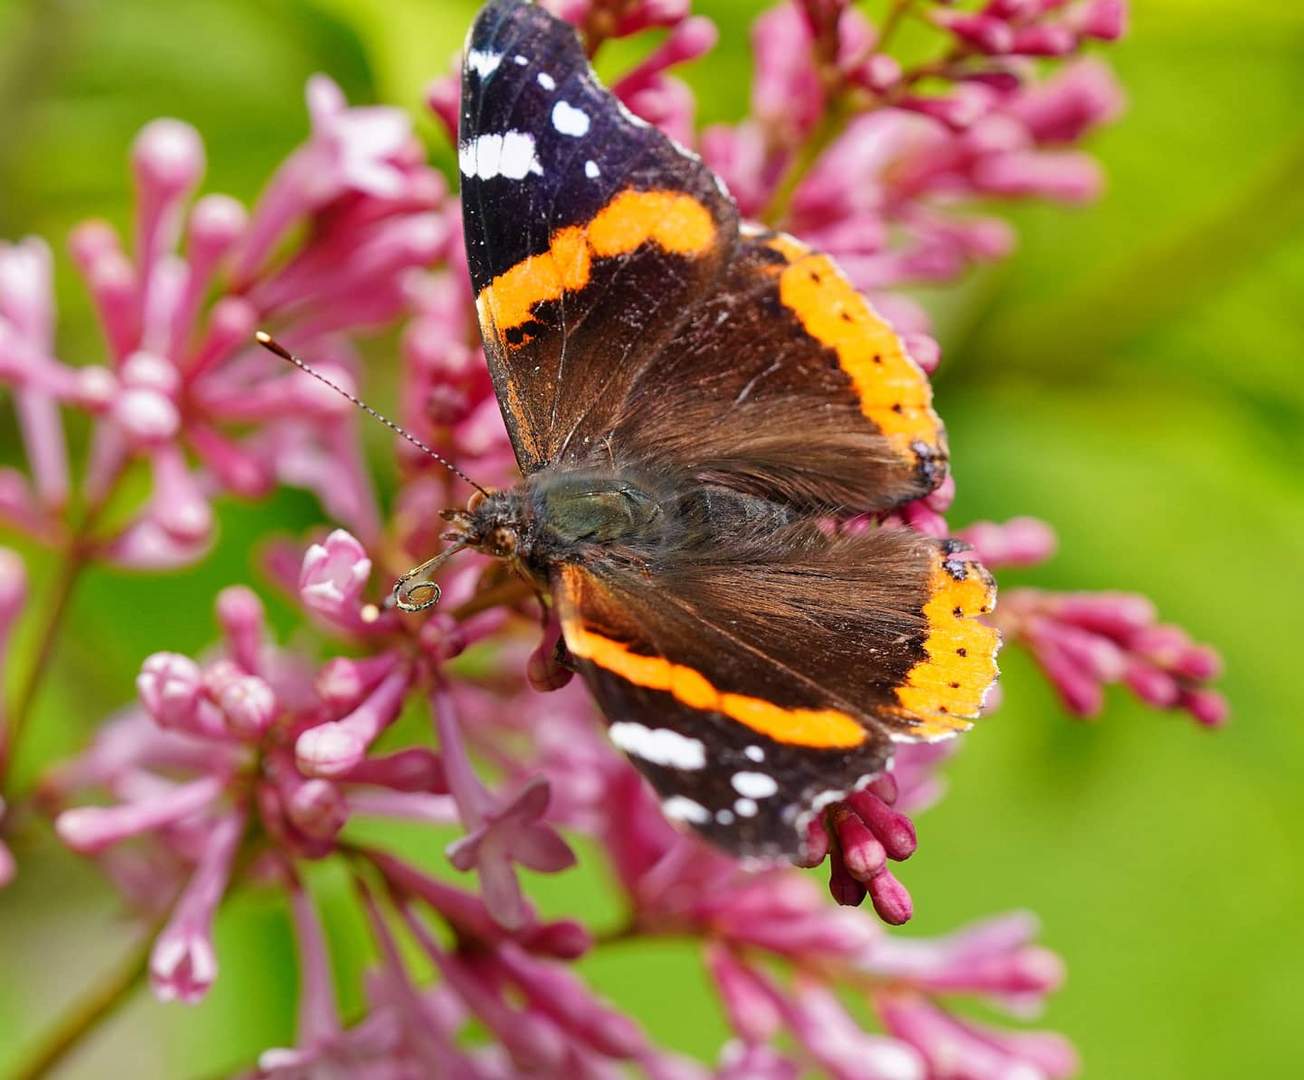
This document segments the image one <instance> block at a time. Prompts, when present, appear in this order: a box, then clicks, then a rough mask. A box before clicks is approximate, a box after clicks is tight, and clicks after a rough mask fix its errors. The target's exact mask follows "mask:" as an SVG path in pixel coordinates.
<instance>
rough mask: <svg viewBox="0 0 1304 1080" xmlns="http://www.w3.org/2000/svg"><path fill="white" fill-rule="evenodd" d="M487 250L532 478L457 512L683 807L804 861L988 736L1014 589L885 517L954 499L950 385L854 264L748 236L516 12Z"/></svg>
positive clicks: (478, 91) (468, 73) (480, 234)
mask: <svg viewBox="0 0 1304 1080" xmlns="http://www.w3.org/2000/svg"><path fill="white" fill-rule="evenodd" d="M459 165H460V170H461V174H462V177H461V179H462V207H463V216H464V221H465V228H466V245H467V261H468V267H469V270H470V276H471V283H472V286H473V289H474V290H475V294H476V306H477V311H478V314H479V318H480V325H481V330H482V334H483V337H484V342H485V352H486V356H487V358H488V361H489V369H490V373H491V375H492V376H493V379H494V385H495V389H496V391H497V395H498V401H499V404H500V406H501V408H502V411H503V417H504V420H505V422H506V425H507V428H508V433H509V435H510V436H511V439H512V445H513V448H514V450H515V452H516V457H517V462H518V464H519V465H520V468H521V472H522V474H523V476H524V481H523V483H522V484H521V485H519V486H518V487H516V488H513V489H510V490H507V491H500V492H491V493H488V494H487V495H485V496H483V497H477V498H475V499H473V500H472V503H471V504H470V505H469V506H468V509H467V510H465V511H458V512H455V513H454V514H452V515H451V516H450V520H451V521H452V522H453V534H454V536H456V537H457V538H458V539H459V540H460V541H462V542H463V543H465V544H468V545H471V546H475V547H478V548H479V549H481V550H483V551H487V552H489V553H490V554H494V555H499V556H502V557H504V558H506V559H508V560H509V561H510V562H511V564H512V565H513V566H515V567H516V568H517V569H518V570H519V571H520V572H521V573H522V574H524V575H525V576H526V577H528V578H529V579H530V580H531V581H532V582H533V583H534V585H535V587H536V588H537V589H538V590H539V591H540V592H541V593H544V594H546V595H548V596H549V597H550V599H551V603H552V605H553V608H554V610H555V613H556V616H557V618H558V620H559V622H560V626H561V631H562V638H563V641H564V645H565V650H566V654H567V657H568V659H569V662H570V663H571V664H572V666H574V667H575V669H576V670H577V671H578V672H579V673H580V674H581V675H582V676H583V677H584V679H585V681H586V682H587V684H588V686H589V688H590V690H591V691H592V693H593V695H594V697H595V699H596V700H597V702H598V704H599V706H600V707H601V709H602V711H603V713H604V714H605V716H606V718H607V720H608V724H609V732H610V734H611V738H612V741H613V742H614V743H615V744H616V745H617V746H618V747H619V748H620V749H622V750H623V751H625V752H626V753H627V754H628V755H629V757H630V759H631V761H633V762H634V764H635V765H637V766H638V768H639V769H640V770H641V771H642V772H643V773H644V775H645V776H646V777H647V778H648V780H649V781H650V782H651V783H652V785H653V786H654V787H655V788H656V790H657V791H658V793H659V794H660V795H661V798H662V805H663V807H664V809H665V812H666V814H667V816H668V817H670V818H673V819H676V820H678V821H681V822H684V823H685V824H687V825H691V826H692V827H694V828H695V829H697V830H698V831H699V832H701V833H702V834H704V835H705V836H707V837H708V838H709V839H711V840H712V841H714V842H715V843H717V844H719V845H721V846H722V847H725V848H726V849H728V850H730V851H733V852H735V853H738V854H741V855H749V856H783V855H794V854H797V853H799V852H800V851H801V850H802V845H803V840H804V836H805V832H804V828H805V823H806V821H807V820H808V819H809V817H810V816H811V815H812V814H814V813H816V812H818V811H819V810H820V808H821V807H823V806H825V805H828V804H829V803H830V802H832V801H835V800H836V799H838V798H841V797H842V796H843V795H845V794H846V793H847V792H849V791H850V790H852V789H854V788H856V787H858V786H860V785H863V784H865V783H868V782H869V781H871V780H872V779H873V778H874V777H875V776H877V775H879V774H881V773H882V771H883V770H884V769H885V768H887V767H888V765H889V763H890V760H891V756H892V747H893V745H894V744H895V743H898V742H912V741H919V740H931V739H937V738H945V737H947V736H949V735H952V734H954V733H955V732H957V731H961V730H964V729H965V728H967V727H968V726H969V720H970V718H972V717H973V716H975V715H976V714H977V713H978V710H979V708H980V707H981V704H982V700H983V697H984V695H985V693H986V691H987V689H988V688H989V687H990V685H991V683H992V681H993V680H994V678H995V674H996V666H995V660H994V656H995V651H996V646H997V636H996V632H995V631H994V630H992V629H991V628H990V627H989V626H987V625H985V624H984V623H983V622H982V621H981V617H982V616H983V615H985V614H986V613H987V612H988V611H990V609H991V606H992V603H993V602H994V587H993V585H992V581H991V578H990V576H989V575H988V574H987V573H986V571H984V570H983V569H982V567H981V566H979V565H978V564H977V563H976V562H974V561H972V560H971V559H970V558H969V557H968V556H967V555H966V554H965V553H964V552H963V551H962V550H961V549H962V547H963V545H960V544H958V543H956V542H954V541H939V540H936V539H933V538H931V537H928V536H925V535H922V534H920V533H918V532H916V531H914V530H911V529H906V528H903V527H900V526H892V525H888V524H880V523H879V522H880V520H881V518H882V517H883V516H884V515H886V514H888V513H890V512H891V511H893V510H894V509H895V508H897V507H899V506H901V505H903V504H905V503H907V502H909V501H911V500H914V499H919V498H922V497H925V496H927V495H928V494H929V493H930V492H931V491H933V490H934V489H935V488H936V487H937V486H938V485H939V484H940V483H941V482H942V480H943V479H944V478H945V476H946V469H947V450H946V440H945V435H944V433H943V430H942V427H941V423H940V421H939V420H938V418H937V416H936V414H935V413H934V412H933V409H932V405H931V391H930V388H929V385H928V381H927V379H926V378H925V376H924V375H923V373H922V372H921V371H920V370H919V367H918V366H917V365H916V364H915V363H914V361H913V360H912V359H911V357H910V356H909V354H908V352H907V351H906V349H905V346H904V345H903V343H902V341H901V339H900V338H899V337H898V336H897V335H896V333H895V332H894V331H893V330H892V328H891V326H890V325H888V324H887V322H886V321H885V320H883V319H882V318H881V317H880V316H879V315H878V314H877V313H876V312H875V311H874V310H873V308H872V307H870V306H869V304H868V303H867V302H866V301H865V300H864V298H863V297H861V296H860V295H859V294H858V293H857V292H856V290H855V289H854V288H853V287H852V286H851V285H850V283H849V282H848V281H847V280H846V278H845V277H843V276H842V274H841V273H840V271H839V270H838V268H837V267H836V266H835V265H834V264H833V263H832V261H831V260H829V259H828V258H827V257H826V256H823V255H821V254H819V253H818V252H814V251H811V250H810V249H809V248H807V247H806V246H805V245H803V244H802V243H800V242H799V241H797V240H795V239H794V238H792V237H789V236H786V235H783V234H781V233H774V232H770V231H767V230H764V229H760V228H757V227H753V226H749V225H746V224H745V223H742V222H740V220H739V216H738V211H737V208H736V207H735V206H734V204H733V201H732V200H731V199H730V198H729V195H728V192H727V191H726V190H725V189H724V187H723V185H722V184H721V183H720V182H719V181H718V180H717V179H716V178H715V177H714V176H713V175H712V174H711V172H710V170H709V169H707V168H706V166H705V165H704V164H703V163H702V162H701V161H700V160H699V159H698V158H697V157H696V156H695V155H693V154H691V153H689V152H688V151H686V150H684V149H683V148H681V147H679V146H677V145H676V144H674V143H672V142H671V141H670V140H669V139H667V138H666V137H665V136H664V135H662V134H661V133H660V132H658V131H657V130H656V129H655V128H652V127H651V126H650V125H648V124H646V123H644V122H643V121H641V120H638V119H637V118H635V117H633V116H631V115H630V114H629V112H628V111H627V110H626V109H625V108H624V106H623V105H621V104H620V102H619V101H617V100H616V99H615V97H613V96H612V95H611V94H610V93H609V92H608V91H607V90H606V89H605V88H604V87H603V86H602V85H601V83H600V82H599V81H598V80H597V78H596V76H595V75H594V74H593V72H592V69H591V68H590V67H589V64H588V61H587V58H586V56H585V53H584V49H583V47H582V45H581V44H580V42H579V40H578V39H577V37H576V35H575V32H574V31H573V29H572V28H571V27H569V26H568V25H567V24H565V23H563V22H561V21H559V20H557V19H555V18H553V17H552V16H551V15H549V14H548V13H547V12H546V11H544V10H543V9H542V8H540V7H537V6H536V5H534V4H532V3H528V2H526V0H490V2H489V3H488V4H486V6H485V7H484V9H483V10H482V12H481V14H480V16H479V17H478V19H477V20H476V23H475V25H474V26H473V28H472V31H471V35H470V37H469V39H468V42H467V50H466V61H465V64H464V68H463V101H462V114H461V130H460V132H459Z"/></svg>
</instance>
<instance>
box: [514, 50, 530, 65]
mask: <svg viewBox="0 0 1304 1080" xmlns="http://www.w3.org/2000/svg"><path fill="white" fill-rule="evenodd" d="M529 62H530V60H529V58H528V57H525V56H522V55H521V54H520V53H517V54H516V55H515V56H513V57H512V63H513V64H515V65H516V66H517V67H525V65H526V64H528V63H529Z"/></svg>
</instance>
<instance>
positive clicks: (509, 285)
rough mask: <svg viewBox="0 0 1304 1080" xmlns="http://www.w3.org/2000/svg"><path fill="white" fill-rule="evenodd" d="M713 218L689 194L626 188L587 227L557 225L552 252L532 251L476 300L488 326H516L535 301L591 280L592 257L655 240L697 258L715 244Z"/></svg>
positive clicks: (525, 320) (558, 296)
mask: <svg viewBox="0 0 1304 1080" xmlns="http://www.w3.org/2000/svg"><path fill="white" fill-rule="evenodd" d="M715 238H716V227H715V219H714V218H712V217H711V213H710V211H709V210H707V208H706V207H705V206H703V205H702V204H701V203H700V202H698V201H697V200H696V199H694V198H693V197H692V196H691V195H684V194H681V193H679V192H674V191H622V192H621V193H620V194H619V195H617V196H616V197H615V198H614V199H612V200H611V202H609V203H608V204H607V205H606V206H605V207H603V209H602V210H600V211H599V212H598V214H597V216H596V217H594V218H593V220H592V221H590V222H589V223H588V225H585V226H580V225H574V226H571V227H570V228H566V229H559V230H558V231H557V232H555V233H554V234H553V236H552V240H551V242H550V244H549V245H548V250H547V251H544V252H541V253H540V254H538V255H531V256H529V257H528V258H526V259H523V260H522V261H521V262H519V263H517V264H516V265H515V266H513V267H512V268H511V269H510V270H506V271H504V272H503V273H501V274H499V275H498V276H497V277H496V278H494V279H493V281H491V282H490V283H489V284H488V285H486V286H485V287H484V288H483V289H482V290H481V291H480V295H479V297H478V298H477V300H476V307H477V309H478V310H479V313H480V321H481V324H482V325H483V326H484V327H485V329H486V330H488V328H489V325H490V324H492V325H493V327H494V328H495V329H496V331H497V332H498V333H499V334H501V333H502V332H503V331H506V330H512V329H514V328H516V327H518V326H523V325H525V324H526V323H528V322H529V321H530V319H531V318H532V314H533V310H534V307H535V305H537V304H542V303H545V302H547V301H549V300H560V299H561V297H562V295H563V294H565V293H568V292H578V291H579V290H580V289H582V288H584V286H585V285H587V284H588V283H589V275H590V273H591V270H592V262H593V259H594V258H614V257H616V256H618V255H628V254H629V253H630V252H632V251H636V250H637V249H638V248H640V247H642V246H643V245H644V244H648V243H652V244H656V245H657V247H659V248H661V249H662V250H663V251H667V252H669V253H671V254H672V255H684V256H687V257H697V256H700V255H703V254H705V253H706V252H707V251H709V250H710V249H711V247H712V245H713V244H714V243H715Z"/></svg>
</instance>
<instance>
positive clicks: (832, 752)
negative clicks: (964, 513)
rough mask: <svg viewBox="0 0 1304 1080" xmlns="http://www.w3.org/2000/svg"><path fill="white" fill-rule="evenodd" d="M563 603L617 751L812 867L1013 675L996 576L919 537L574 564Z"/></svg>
mask: <svg viewBox="0 0 1304 1080" xmlns="http://www.w3.org/2000/svg"><path fill="white" fill-rule="evenodd" d="M553 593H554V597H555V600H556V603H557V607H558V611H559V614H560V619H561V626H562V631H563V635H564V637H565V641H566V646H567V649H568V650H569V652H570V654H571V656H572V658H573V660H574V662H575V664H576V666H577V668H578V670H579V671H580V672H581V673H582V674H583V676H584V678H585V679H586V681H587V682H588V684H589V686H590V688H591V690H592V691H593V694H594V696H595V697H596V698H597V700H598V703H599V705H600V706H601V707H602V709H603V711H604V713H605V714H606V717H607V719H608V721H609V723H610V725H611V728H610V730H611V734H612V738H613V740H614V741H615V742H616V744H617V745H618V746H620V747H621V748H622V749H624V750H625V751H626V752H627V753H628V754H629V756H630V757H631V759H632V760H633V761H634V763H635V764H636V765H637V766H638V767H639V768H640V769H641V770H642V771H643V772H644V774H645V775H646V776H647V777H648V779H649V780H650V781H651V782H652V784H653V786H654V787H655V788H656V789H657V791H658V792H659V794H660V795H661V798H662V801H663V805H664V807H665V810H666V813H667V814H668V815H669V816H671V817H673V818H676V819H678V820H681V821H685V822H687V823H689V824H691V825H693V826H694V827H696V828H697V829H699V830H700V831H701V832H703V833H704V834H705V835H706V836H708V837H709V838H710V839H711V840H713V841H714V842H716V843H717V844H719V845H721V846H722V847H724V848H726V849H728V850H730V851H733V852H735V853H738V854H742V855H755V856H778V855H793V854H797V853H798V852H799V851H800V849H801V844H802V839H803V836H804V829H803V826H804V822H805V821H806V819H807V818H808V817H809V815H810V813H811V812H812V811H814V810H817V809H819V808H820V807H821V806H823V805H825V804H826V803H828V802H830V801H833V800H835V799H837V798H838V797H840V796H841V795H842V794H843V793H845V792H847V791H850V790H852V789H854V788H855V787H856V786H857V785H859V784H862V783H864V782H868V780H869V779H870V778H872V777H873V776H875V775H877V774H878V773H880V772H881V771H882V770H883V769H884V768H885V766H886V764H887V762H888V760H889V758H890V749H891V743H892V742H893V741H916V740H930V739H935V738H942V737H946V736H948V735H950V734H953V733H955V732H956V731H960V730H963V729H964V728H967V727H968V726H969V718H971V717H973V716H975V715H976V714H977V712H978V710H979V708H980V707H981V704H982V700H983V697H984V695H985V694H986V692H987V690H988V688H989V687H990V686H991V684H992V681H993V680H994V678H995V675H996V665H995V651H996V645H997V635H996V632H995V631H994V630H993V629H991V628H990V627H988V626H986V625H985V624H983V623H981V622H980V621H979V617H980V616H981V615H983V614H985V613H986V612H987V611H988V610H990V608H991V605H992V603H993V599H994V589H993V586H992V583H991V579H990V577H989V576H988V575H987V574H986V572H985V571H984V570H983V569H982V568H981V567H980V566H979V565H978V564H977V563H974V562H970V561H965V560H963V559H962V558H961V557H960V556H959V554H958V553H957V552H956V551H954V550H953V549H952V548H951V547H949V546H947V545H944V544H939V543H938V542H936V541H932V540H929V539H928V538H926V537H923V536H921V535H919V534H917V533H914V532H910V531H905V530H877V531H872V532H869V533H866V534H863V535H860V536H852V537H845V536H844V537H829V536H827V535H825V534H824V533H822V532H821V531H820V530H819V529H817V528H815V527H813V526H810V525H797V526H790V527H787V528H785V529H784V530H781V532H780V534H779V535H778V536H776V537H775V538H774V543H773V544H772V545H770V546H768V547H766V548H765V549H753V550H749V551H729V550H722V551H721V552H720V553H719V556H718V557H717V558H701V557H694V558H690V559H670V560H666V561H663V563H662V564H661V565H659V566H657V567H655V568H653V569H649V568H646V567H642V566H639V565H638V564H636V563H633V562H631V563H624V562H622V561H620V560H619V559H617V558H604V559H603V560H601V561H597V562H591V563H588V564H583V565H582V564H578V563H570V564H563V565H561V566H559V567H557V569H556V571H555V573H554V578H553Z"/></svg>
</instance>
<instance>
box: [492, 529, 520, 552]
mask: <svg viewBox="0 0 1304 1080" xmlns="http://www.w3.org/2000/svg"><path fill="white" fill-rule="evenodd" d="M517 539H518V537H517V535H516V530H515V529H505V528H502V527H499V528H497V529H494V531H493V532H491V533H490V534H489V541H488V543H487V545H486V546H487V547H488V549H489V553H490V554H491V555H496V556H498V558H500V559H505V558H507V557H508V556H509V555H511V554H512V553H513V552H515V551H516V542H517Z"/></svg>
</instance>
